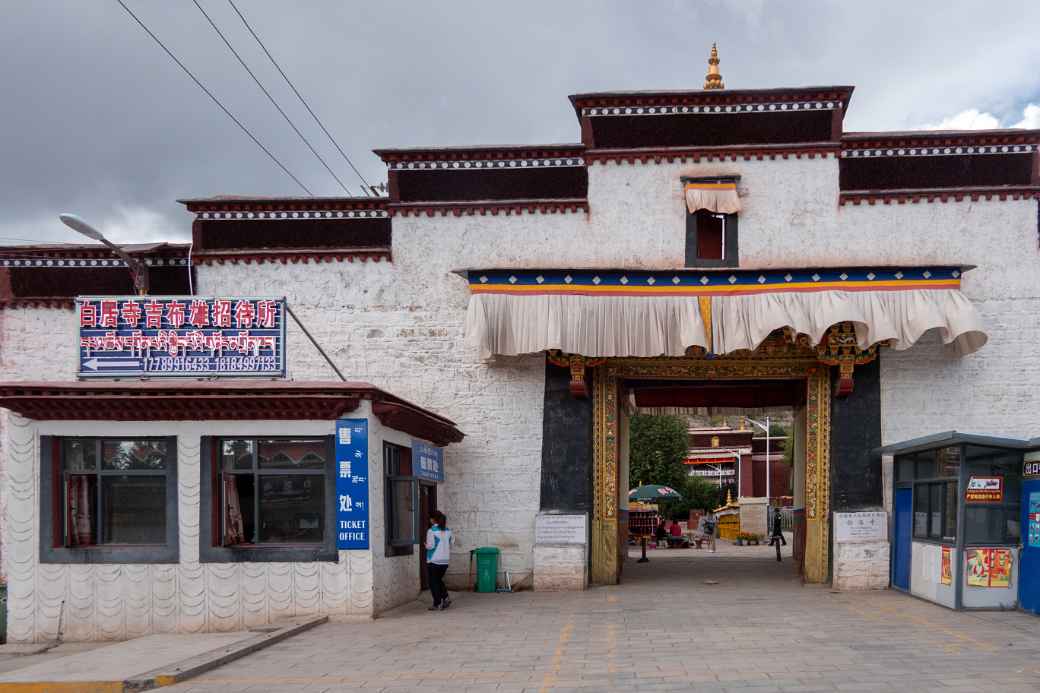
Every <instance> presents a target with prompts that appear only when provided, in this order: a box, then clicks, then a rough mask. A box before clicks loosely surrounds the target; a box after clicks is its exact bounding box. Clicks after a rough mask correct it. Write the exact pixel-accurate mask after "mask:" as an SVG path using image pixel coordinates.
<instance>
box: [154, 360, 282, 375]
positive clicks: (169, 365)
mask: <svg viewBox="0 0 1040 693" xmlns="http://www.w3.org/2000/svg"><path fill="white" fill-rule="evenodd" d="M144 370H145V371H148V372H160V373H168V372H173V371H176V372H199V373H214V372H238V371H258V372H265V373H266V372H278V371H280V370H281V368H280V367H279V363H278V359H277V358H276V357H274V356H159V357H154V358H146V359H144Z"/></svg>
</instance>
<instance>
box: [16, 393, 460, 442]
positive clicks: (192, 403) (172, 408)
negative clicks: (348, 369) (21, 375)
mask: <svg viewBox="0 0 1040 693" xmlns="http://www.w3.org/2000/svg"><path fill="white" fill-rule="evenodd" d="M361 400H369V401H371V402H372V406H373V410H375V409H377V408H378V409H379V410H380V411H383V412H384V413H386V414H387V415H389V416H392V418H393V419H394V420H395V421H396V422H397V423H395V424H390V423H388V424H387V425H393V426H394V427H395V428H398V430H402V431H404V432H406V433H411V434H412V435H415V436H416V437H420V438H425V439H426V440H431V441H433V442H435V443H437V444H438V445H446V444H448V443H453V442H458V441H460V440H462V438H463V433H462V432H461V431H459V430H458V428H457V427H456V426H455V423H454V422H453V421H451V420H450V419H447V418H444V417H443V416H439V415H437V414H434V413H433V412H431V411H429V410H426V409H423V408H421V407H418V406H416V405H414V404H411V403H410V402H408V401H406V400H403V399H401V398H399V397H395V396H394V395H392V394H390V393H388V392H386V391H384V390H381V389H379V388H377V387H375V386H373V385H370V384H368V383H362V382H346V383H339V382H324V381H315V382H310V383H304V382H295V381H266V380H265V381H257V380H225V381H221V382H209V381H198V382H190V383H163V382H154V381H130V382H125V383H123V382H109V381H106V382H79V381H77V382H6V383H0V407H5V408H7V409H10V410H12V411H14V412H17V413H19V414H21V415H22V416H25V417H27V418H29V419H35V420H52V421H66V420H79V421H225V420H265V419H271V420H282V421H287V420H293V421H299V420H306V419H314V420H319V421H332V420H334V419H337V418H340V417H341V416H343V415H344V414H347V413H349V412H352V411H355V410H356V409H357V408H358V406H359V404H360V402H361ZM402 426H404V427H402Z"/></svg>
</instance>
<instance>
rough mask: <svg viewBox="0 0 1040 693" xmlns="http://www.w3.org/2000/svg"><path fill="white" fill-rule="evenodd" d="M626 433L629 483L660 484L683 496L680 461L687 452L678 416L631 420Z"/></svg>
mask: <svg viewBox="0 0 1040 693" xmlns="http://www.w3.org/2000/svg"><path fill="white" fill-rule="evenodd" d="M629 431H630V433H631V436H630V441H631V442H630V444H629V475H628V478H629V482H630V483H631V485H632V487H635V486H638V485H639V484H662V485H664V486H671V487H672V488H674V489H675V490H676V491H678V492H679V493H682V491H683V488H684V486H685V482H686V479H687V476H686V469H685V466H684V465H683V460H685V459H686V453H687V451H688V449H689V441H688V438H687V432H686V422H685V421H684V420H683V419H681V418H679V417H678V416H646V415H636V416H633V417H632V420H631V422H630V426H629Z"/></svg>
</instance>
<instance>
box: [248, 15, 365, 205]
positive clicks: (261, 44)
mask: <svg viewBox="0 0 1040 693" xmlns="http://www.w3.org/2000/svg"><path fill="white" fill-rule="evenodd" d="M228 4H230V5H231V9H233V10H234V11H235V14H237V15H238V18H239V19H241V20H242V24H244V25H245V27H246V29H248V30H249V33H250V34H252V35H253V38H254V39H256V42H257V43H258V44H260V48H262V49H263V51H264V53H265V54H266V55H267V58H268V59H269V60H270V61H271V64H272V65H274V66H275V68H276V69H277V70H278V73H279V74H280V75H281V76H282V79H284V80H285V83H286V84H288V85H289V88H290V89H292V90H293V93H294V94H296V98H298V99H299V100H300V103H302V104H303V106H304V108H306V109H307V112H308V113H310V114H311V117H312V118H314V122H315V123H317V124H318V127H320V128H321V131H322V132H324V133H325V136H326V137H328V138H329V141H330V142H332V144H333V146H334V147H336V149H337V150H339V153H340V154H341V155H342V156H343V160H344V161H346V162H347V165H348V166H350V168H351V169H352V170H353V171H354V173H356V174H357V177H358V178H359V179H360V180H361V182H362V183H364V188H363V190H364V191H365V194H366V195H374V194H375V193H373V192H372V186H371V185H369V184H368V181H367V180H365V177H364V176H363V175H361V171H359V170H358V169H357V166H355V165H354V162H353V161H351V160H350V157H349V156H347V153H346V152H345V151H343V147H341V146H339V142H337V141H336V138H334V137H333V136H332V133H330V132H329V130H328V128H326V127H325V124H324V123H322V122H321V119H320V118H318V114H317V113H315V112H314V109H312V108H311V107H310V104H308V103H307V100H306V99H304V98H303V94H301V93H300V91H299V89H297V88H296V85H295V84H293V83H292V80H291V79H289V76H288V75H287V74H285V70H283V69H282V66H281V65H279V64H278V61H277V60H275V59H274V56H273V55H271V51H269V50H267V46H265V45H264V42H263V41H261V40H260V37H259V36H258V35H257V33H256V32H255V31H253V27H252V26H250V24H249V22H248V21H246V18H245V17H244V16H243V15H242V13H241V12H240V11H239V9H238V7H237V6H236V5H235V2H234V0H228Z"/></svg>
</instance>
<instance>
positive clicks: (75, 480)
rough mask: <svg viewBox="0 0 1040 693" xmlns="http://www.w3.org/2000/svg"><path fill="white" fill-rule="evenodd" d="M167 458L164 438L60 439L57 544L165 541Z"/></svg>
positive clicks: (170, 457)
mask: <svg viewBox="0 0 1040 693" xmlns="http://www.w3.org/2000/svg"><path fill="white" fill-rule="evenodd" d="M172 464H173V451H172V450H170V449H169V443H168V442H167V441H166V440H147V439H131V440H119V439H109V438H66V439H63V440H62V441H61V499H62V501H63V503H62V506H63V507H62V512H61V513H60V515H61V519H62V526H61V531H60V537H61V541H60V546H64V547H69V548H75V547H89V546H103V545H110V546H130V545H142V546H147V545H163V544H166V542H167V532H166V529H167V528H166V520H167V512H166V489H167V480H168V477H169V470H170V467H171V466H172ZM55 529H57V528H55ZM57 535H58V532H57V531H55V536H56V537H57Z"/></svg>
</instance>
